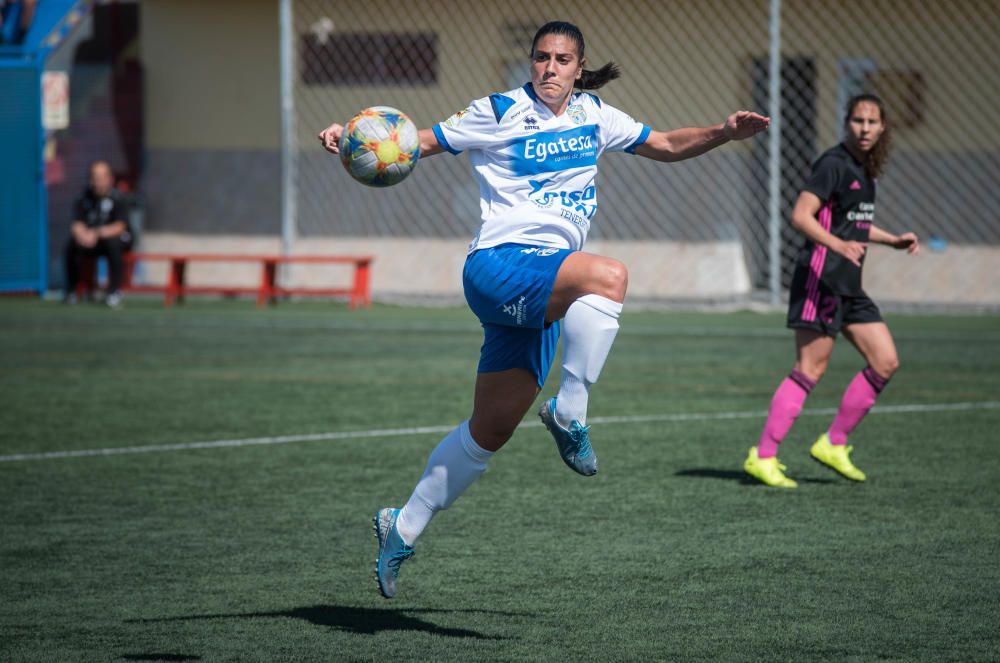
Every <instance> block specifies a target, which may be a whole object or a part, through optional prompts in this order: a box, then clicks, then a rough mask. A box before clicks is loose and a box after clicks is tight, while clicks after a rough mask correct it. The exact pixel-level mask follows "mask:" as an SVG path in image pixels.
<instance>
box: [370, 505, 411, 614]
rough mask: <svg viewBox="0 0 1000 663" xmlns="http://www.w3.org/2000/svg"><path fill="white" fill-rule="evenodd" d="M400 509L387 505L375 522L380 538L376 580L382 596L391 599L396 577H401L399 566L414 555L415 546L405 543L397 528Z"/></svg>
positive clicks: (393, 594)
mask: <svg viewBox="0 0 1000 663" xmlns="http://www.w3.org/2000/svg"><path fill="white" fill-rule="evenodd" d="M399 511H400V510H399V509H393V508H392V507H386V508H384V509H380V510H379V512H378V513H377V514H375V518H374V519H373V522H374V523H375V537H376V538H377V539H378V557H377V558H376V559H375V580H377V581H378V591H379V592H381V594H382V596H384V597H385V598H387V599H391V598H392V597H393V596H395V595H396V578H398V577H399V567H400V566H401V565H402V564H403V562H405V561H406V560H408V559H410V558H411V557H413V553H414V552H415V551H414V550H413V546H408V545H406V544H405V543H403V538H402V537H401V536H400V535H399V530H397V529H396V518H398V517H399Z"/></svg>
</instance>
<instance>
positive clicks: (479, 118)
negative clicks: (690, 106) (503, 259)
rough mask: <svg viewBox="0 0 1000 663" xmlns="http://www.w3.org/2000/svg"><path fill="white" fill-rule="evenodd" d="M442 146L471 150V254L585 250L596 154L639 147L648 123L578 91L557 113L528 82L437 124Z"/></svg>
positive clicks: (593, 197) (594, 206)
mask: <svg viewBox="0 0 1000 663" xmlns="http://www.w3.org/2000/svg"><path fill="white" fill-rule="evenodd" d="M433 131H434V135H435V136H436V137H437V140H438V143H440V145H441V147H443V148H444V149H446V150H448V151H449V152H451V153H452V154H460V153H462V152H464V151H466V150H468V152H469V160H470V161H471V162H472V167H473V172H474V173H475V177H476V180H477V182H478V183H479V196H480V206H481V208H482V221H483V225H482V227H481V228H480V230H479V234H478V235H477V236H476V238H475V239H474V240H473V241H472V244H471V246H470V247H469V250H470V252H471V251H475V250H476V249H484V248H489V247H494V246H499V245H500V244H508V243H516V244H528V245H531V246H544V247H553V248H560V249H571V250H579V249H581V248H582V247H583V243H584V241H585V240H586V238H587V232H588V231H589V230H590V223H591V220H592V219H593V218H594V214H596V212H597V189H596V186H595V185H596V178H597V159H598V157H600V156H601V155H602V154H603V153H605V152H634V151H635V148H636V147H637V146H639V145H641V144H642V143H644V142H645V141H646V138H647V137H648V136H649V131H650V129H649V127H647V126H645V125H644V124H642V123H640V122H636V121H635V120H633V119H632V118H631V117H629V116H628V115H626V114H625V113H623V112H622V111H620V110H618V109H617V108H613V107H611V106H609V105H607V104H605V103H602V102H601V100H600V99H599V98H598V97H596V96H595V95H592V94H589V93H585V92H578V93H574V94H573V96H572V97H571V98H570V103H569V107H568V108H567V109H566V112H565V113H563V114H562V115H560V116H558V117H556V116H555V115H553V114H552V111H550V110H549V109H548V107H547V106H546V105H545V104H544V103H542V102H541V101H540V100H539V99H538V97H537V96H536V95H535V92H534V89H533V88H532V86H531V83H528V84H526V85H525V86H524V87H521V88H517V89H516V90H511V91H509V92H504V93H503V94H500V93H497V94H491V95H490V96H488V97H484V98H482V99H477V100H476V101H474V102H472V104H471V105H470V106H469V107H468V108H466V109H465V110H463V111H459V112H458V113H455V114H454V115H452V116H451V117H450V118H448V119H447V120H445V121H444V122H442V123H440V124H437V125H435V126H434V127H433Z"/></svg>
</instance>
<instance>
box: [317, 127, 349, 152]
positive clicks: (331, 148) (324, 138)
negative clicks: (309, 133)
mask: <svg viewBox="0 0 1000 663" xmlns="http://www.w3.org/2000/svg"><path fill="white" fill-rule="evenodd" d="M343 133H344V126H343V125H341V124H337V123H336V122H334V123H333V124H331V125H330V126H328V127H327V128H326V129H323V131H320V132H319V135H318V136H316V137H317V138H319V142H320V143H321V144H322V145H323V149H325V150H326V151H327V152H332V153H333V154H340V146H339V145H338V143H339V142H340V136H341V134H343Z"/></svg>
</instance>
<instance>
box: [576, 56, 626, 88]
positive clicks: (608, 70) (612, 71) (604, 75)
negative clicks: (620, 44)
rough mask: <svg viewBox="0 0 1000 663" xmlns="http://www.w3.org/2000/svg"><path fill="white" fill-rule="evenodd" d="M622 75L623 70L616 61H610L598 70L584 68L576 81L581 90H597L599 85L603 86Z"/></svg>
mask: <svg viewBox="0 0 1000 663" xmlns="http://www.w3.org/2000/svg"><path fill="white" fill-rule="evenodd" d="M621 75H622V72H621V69H619V68H618V65H616V64H615V63H614V62H609V63H607V64H606V65H604V66H603V67H601V68H600V69H598V70H597V71H590V70H589V69H584V70H583V74H581V76H580V80H578V81H577V82H576V86H577V87H578V88H580V89H581V90H596V89H597V88H599V87H603V86H604V84H605V83H607V82H608V81H613V80H615V79H616V78H618V77H619V76H621Z"/></svg>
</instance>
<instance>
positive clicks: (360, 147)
mask: <svg viewBox="0 0 1000 663" xmlns="http://www.w3.org/2000/svg"><path fill="white" fill-rule="evenodd" d="M339 146H340V160H341V162H343V164H344V168H346V169H347V172H348V173H350V175H351V177H353V178H354V179H356V180H357V181H359V182H361V183H362V184H366V185H368V186H377V187H384V186H392V185H393V184H399V183H400V182H402V181H403V180H404V179H405V178H406V176H407V175H409V174H410V173H411V172H412V171H413V169H414V167H416V165H417V159H419V158H420V139H419V138H418V137H417V125H415V124H414V123H413V120H411V119H410V118H409V117H407V116H406V114H405V113H403V112H402V111H400V110H397V109H395V108H390V107H389V106H372V107H371V108H366V109H365V110H363V111H361V112H360V113H358V114H357V115H355V116H354V117H352V118H351V119H350V120H349V121H348V122H347V124H346V125H345V126H344V133H343V134H341V136H340V144H339Z"/></svg>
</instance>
